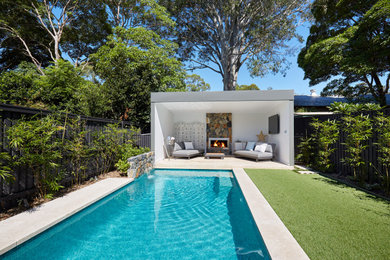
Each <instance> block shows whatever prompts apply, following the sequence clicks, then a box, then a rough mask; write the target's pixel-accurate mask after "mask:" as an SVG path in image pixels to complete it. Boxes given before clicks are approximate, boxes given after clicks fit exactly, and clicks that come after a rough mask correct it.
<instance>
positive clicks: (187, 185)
mask: <svg viewBox="0 0 390 260" xmlns="http://www.w3.org/2000/svg"><path fill="white" fill-rule="evenodd" d="M231 176H232V172H231V171H199V170H154V171H153V172H152V174H151V175H144V176H142V177H141V178H139V179H137V180H136V181H134V182H133V183H131V184H129V185H127V186H125V187H123V188H122V189H120V190H118V191H117V192H115V193H113V194H111V195H109V196H107V197H106V198H104V199H102V200H100V201H98V202H97V203H95V204H93V205H91V206H90V207H88V208H86V209H84V210H83V211H81V212H79V213H77V214H75V215H73V216H72V217H70V218H68V219H66V220H65V221H63V222H61V223H59V224H57V225H55V226H54V227H52V228H50V229H49V230H47V231H45V232H44V233H42V234H40V235H38V236H36V237H35V238H33V239H31V240H29V241H27V242H26V243H24V244H22V245H21V246H19V247H17V248H15V249H13V250H12V251H10V252H8V253H7V254H5V255H3V256H2V257H0V258H4V259H270V257H269V254H268V251H267V249H266V247H265V245H264V242H263V240H262V238H261V236H260V234H259V232H258V230H257V227H256V225H255V223H254V220H253V218H252V216H251V213H250V211H249V209H248V206H247V204H246V202H245V199H244V197H243V195H242V193H241V190H240V188H239V186H238V185H237V182H236V181H235V179H234V178H232V177H231Z"/></svg>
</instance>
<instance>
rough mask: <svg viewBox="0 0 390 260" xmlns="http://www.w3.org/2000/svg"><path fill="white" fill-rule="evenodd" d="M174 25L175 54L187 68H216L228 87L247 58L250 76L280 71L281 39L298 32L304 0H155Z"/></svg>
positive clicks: (283, 59) (305, 5)
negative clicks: (189, 66)
mask: <svg viewBox="0 0 390 260" xmlns="http://www.w3.org/2000/svg"><path fill="white" fill-rule="evenodd" d="M160 3H161V4H163V5H164V6H165V7H167V9H168V10H169V11H170V12H171V13H172V14H173V16H174V20H175V21H176V23H177V26H178V29H177V30H178V35H177V40H178V42H179V44H180V47H181V48H180V54H181V56H182V57H183V59H185V60H187V61H190V63H191V64H192V66H191V68H193V69H196V68H208V69H211V70H212V71H214V72H216V73H219V74H220V75H221V76H222V79H223V86H224V90H234V89H235V86H236V84H237V75H238V72H239V70H240V68H241V67H242V65H243V64H245V63H246V64H247V66H248V69H249V70H250V73H251V76H264V75H265V74H266V73H268V72H273V73H277V72H279V71H283V65H284V64H285V62H286V56H285V54H286V51H288V50H289V48H287V47H288V46H287V45H286V42H287V41H289V40H291V39H292V38H294V37H298V38H300V37H299V36H298V35H297V33H296V30H295V29H296V27H297V26H298V25H299V24H300V21H302V19H303V18H305V17H306V14H307V10H308V6H309V1H308V0H214V1H208V0H161V1H160Z"/></svg>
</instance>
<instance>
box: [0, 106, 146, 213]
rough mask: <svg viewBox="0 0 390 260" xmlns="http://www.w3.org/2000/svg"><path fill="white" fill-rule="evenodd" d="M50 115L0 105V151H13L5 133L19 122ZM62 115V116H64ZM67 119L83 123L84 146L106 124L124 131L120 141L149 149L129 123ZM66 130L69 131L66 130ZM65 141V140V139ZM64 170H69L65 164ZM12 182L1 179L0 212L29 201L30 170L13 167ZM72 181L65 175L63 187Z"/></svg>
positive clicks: (94, 170) (92, 170) (89, 172)
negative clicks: (21, 201)
mask: <svg viewBox="0 0 390 260" xmlns="http://www.w3.org/2000/svg"><path fill="white" fill-rule="evenodd" d="M51 113H52V112H50V111H47V110H40V109H34V108H26V107H19V106H13V105H6V104H1V103H0V144H1V147H0V152H7V153H9V154H10V155H12V154H13V153H14V152H15V151H13V149H11V148H10V147H9V145H8V142H9V140H8V138H7V130H8V129H9V128H10V127H11V126H13V125H14V124H15V123H16V122H17V121H18V120H20V119H22V120H29V119H30V118H31V117H32V116H36V115H37V116H45V115H48V114H51ZM64 115H65V113H64ZM66 116H68V117H69V118H76V117H77V118H79V119H80V120H82V121H83V123H84V124H83V125H84V127H85V129H84V130H85V131H86V133H87V134H86V136H85V143H86V145H87V146H91V145H92V144H93V138H94V133H97V132H103V131H104V130H105V129H106V127H107V125H108V124H117V125H118V128H120V129H124V130H125V133H124V135H123V142H126V141H129V140H130V139H131V140H132V141H133V143H134V144H135V145H137V146H138V147H149V148H150V142H151V141H150V134H149V133H148V134H140V133H138V132H134V131H133V130H132V129H131V122H128V121H118V120H110V119H104V118H96V117H88V116H79V115H74V114H66ZM67 131H68V130H67ZM65 136H66V135H65ZM65 138H66V137H65ZM64 167H65V168H71V166H69V165H68V166H67V165H66V163H64ZM99 173H101V169H97V168H96V167H88V169H86V171H85V177H86V178H91V177H94V176H96V175H98V174H99ZM12 174H13V176H14V177H15V180H14V181H13V182H11V183H7V182H6V181H4V180H2V179H1V178H0V210H2V209H6V208H9V207H11V206H15V205H16V203H17V202H18V201H19V200H20V199H23V198H28V197H29V196H31V195H32V194H33V193H34V192H35V186H34V178H33V176H32V174H31V170H30V169H28V168H26V167H16V168H14V169H13V173H12ZM69 178H72V177H71V176H68V177H67V178H65V179H64V181H63V184H64V185H65V186H66V185H68V184H69V183H70V182H71V180H69Z"/></svg>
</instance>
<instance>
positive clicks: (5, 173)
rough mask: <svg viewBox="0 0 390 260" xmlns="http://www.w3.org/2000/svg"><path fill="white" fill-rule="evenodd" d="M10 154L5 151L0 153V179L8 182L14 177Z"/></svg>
mask: <svg viewBox="0 0 390 260" xmlns="http://www.w3.org/2000/svg"><path fill="white" fill-rule="evenodd" d="M10 163H11V156H10V155H9V154H8V153H7V152H2V153H0V179H3V180H4V181H5V182H7V183H9V182H11V181H12V180H14V179H15V177H14V176H13V175H12V173H11V167H10Z"/></svg>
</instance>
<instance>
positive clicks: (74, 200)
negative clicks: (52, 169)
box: [0, 178, 134, 256]
mask: <svg viewBox="0 0 390 260" xmlns="http://www.w3.org/2000/svg"><path fill="white" fill-rule="evenodd" d="M133 180H134V179H133V178H107V179H103V180H101V181H98V182H96V183H93V184H91V185H89V186H87V187H84V188H82V189H79V190H76V191H73V192H70V193H68V194H66V195H64V196H62V197H60V198H57V199H54V200H52V201H49V202H47V203H44V204H42V205H40V206H37V207H35V208H33V209H31V210H27V211H25V212H22V213H20V214H18V215H15V216H13V217H10V218H8V219H5V220H3V221H0V256H1V255H3V254H5V253H6V252H8V251H9V250H11V249H13V248H14V247H16V246H18V245H20V244H22V243H24V242H25V241H27V240H29V239H30V238H32V237H34V236H36V235H38V234H39V233H42V232H43V231H45V230H47V229H49V228H50V227H52V226H54V225H55V224H57V223H59V222H61V221H62V220H64V219H66V218H68V217H69V216H71V215H73V214H75V213H77V212H79V211H81V210H82V209H84V208H86V207H88V206H90V205H91V204H93V203H95V202H96V201H98V200H100V199H102V198H104V197H106V196H107V195H109V194H111V193H113V192H114V191H116V190H118V189H120V188H122V187H124V186H125V185H127V184H129V183H131V182H132V181H133Z"/></svg>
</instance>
